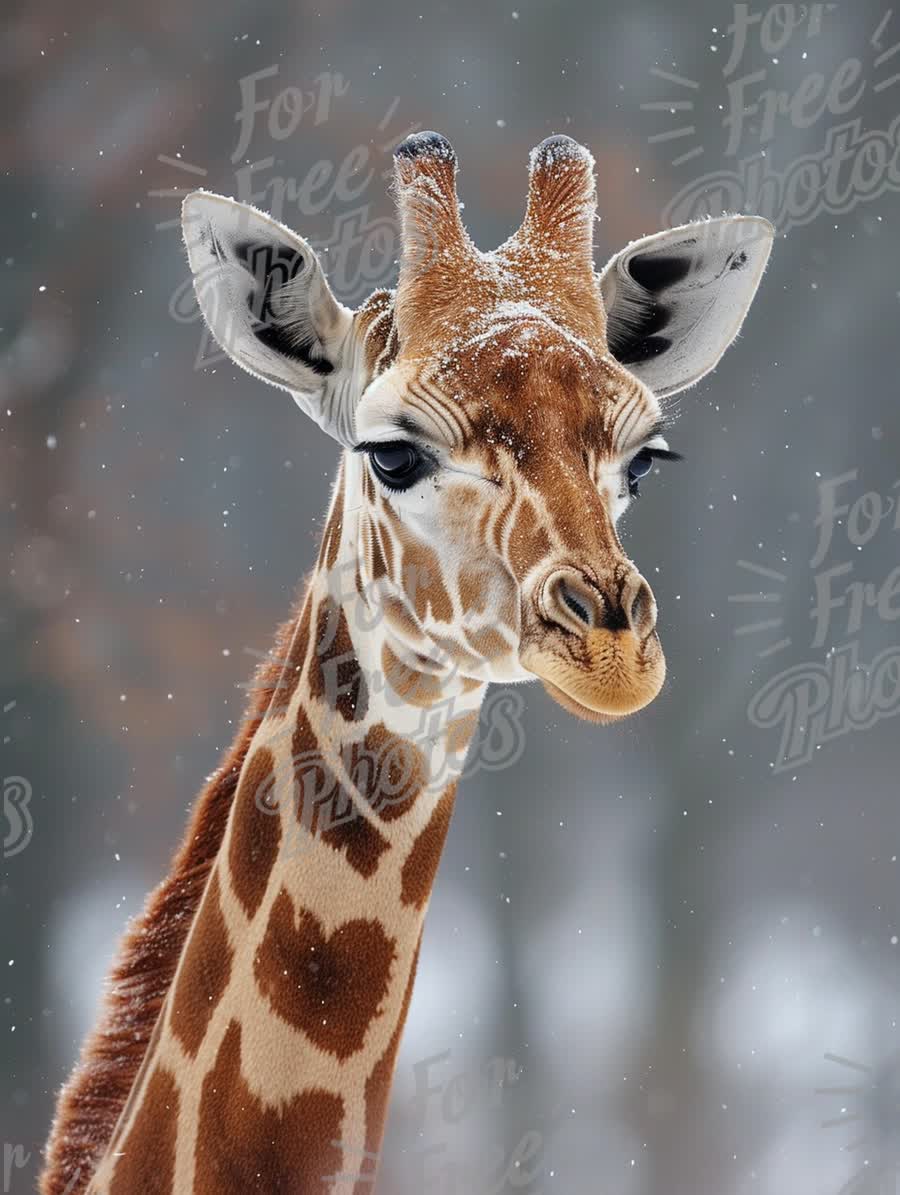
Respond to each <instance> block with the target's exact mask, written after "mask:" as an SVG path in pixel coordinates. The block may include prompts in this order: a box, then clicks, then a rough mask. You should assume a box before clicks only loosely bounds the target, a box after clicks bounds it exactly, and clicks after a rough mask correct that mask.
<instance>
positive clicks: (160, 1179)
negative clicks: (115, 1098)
mask: <svg viewBox="0 0 900 1195" xmlns="http://www.w3.org/2000/svg"><path fill="white" fill-rule="evenodd" d="M177 1136H178V1087H177V1086H176V1083H175V1080H174V1078H173V1077H172V1075H171V1074H169V1072H168V1071H166V1070H163V1069H162V1067H157V1069H156V1070H155V1071H154V1072H153V1076H152V1078H151V1079H150V1082H149V1083H148V1084H147V1090H146V1092H145V1093H144V1098H143V1100H142V1101H141V1106H140V1108H139V1109H138V1113H137V1115H136V1116H135V1118H134V1123H133V1124H132V1126H131V1129H130V1131H129V1133H128V1136H127V1137H126V1139H125V1144H124V1145H123V1147H122V1153H121V1156H120V1158H119V1160H118V1162H116V1168H115V1170H114V1171H113V1176H112V1181H111V1182H110V1186H109V1195H136V1192H138V1191H139V1192H140V1193H141V1195H173V1192H174V1189H175V1187H174V1184H175V1144H176V1140H177Z"/></svg>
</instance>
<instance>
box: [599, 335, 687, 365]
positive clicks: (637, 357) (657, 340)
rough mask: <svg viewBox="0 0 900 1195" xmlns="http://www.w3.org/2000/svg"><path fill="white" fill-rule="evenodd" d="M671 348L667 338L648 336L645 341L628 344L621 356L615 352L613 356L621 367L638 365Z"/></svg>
mask: <svg viewBox="0 0 900 1195" xmlns="http://www.w3.org/2000/svg"><path fill="white" fill-rule="evenodd" d="M671 346H672V342H671V340H669V338H668V336H648V337H647V339H646V340H640V341H635V342H630V343H629V346H628V348H627V349H626V350H625V351H624V352H623V353H622V355H621V356H620V355H619V354H618V353H616V352H614V353H613V355H614V356H615V358H616V360H617V361H618V362H619V363H620V364H621V365H639V364H640V363H641V362H642V361H649V360H650V358H651V357H658V356H659V355H660V353H664V352H665V351H666V350H667V349H669V348H671Z"/></svg>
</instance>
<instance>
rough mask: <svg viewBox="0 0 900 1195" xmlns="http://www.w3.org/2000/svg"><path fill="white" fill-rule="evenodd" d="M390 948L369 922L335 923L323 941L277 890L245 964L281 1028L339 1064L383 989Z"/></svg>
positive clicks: (361, 1035) (359, 1040)
mask: <svg viewBox="0 0 900 1195" xmlns="http://www.w3.org/2000/svg"><path fill="white" fill-rule="evenodd" d="M395 946H396V943H395V941H394V940H393V939H392V938H389V937H387V935H386V934H385V932H384V930H383V929H382V928H381V925H380V924H379V922H377V921H365V920H362V919H357V920H355V921H346V922H344V924H343V925H339V926H338V927H337V929H336V930H335V931H334V932H333V933H332V934H331V936H330V937H326V936H325V932H324V930H323V927H322V923H321V922H320V921H319V919H318V918H317V917H316V915H315V914H314V913H312V912H310V911H309V910H308V909H301V910H300V912H299V914H295V910H294V905H293V902H292V900H291V898H290V896H289V895H288V893H287V892H286V891H285V890H284V889H282V890H281V892H280V893H279V894H278V896H277V897H276V899H275V903H274V905H273V906H272V912H271V914H270V916H269V924H268V926H267V927H266V933H265V937H264V938H263V940H262V942H260V944H259V947H258V948H257V951H256V956H255V958H254V960H253V971H254V974H255V975H256V982H257V984H258V986H259V989H260V991H261V992H262V993H263V995H264V996H265V997H266V999H267V1000H268V1001H269V1004H270V1005H271V1006H272V1008H273V1009H274V1010H275V1012H276V1013H277V1014H278V1016H280V1017H281V1019H282V1020H283V1021H286V1022H287V1024H289V1025H292V1026H293V1027H294V1028H295V1029H299V1030H301V1031H302V1032H303V1033H305V1034H306V1036H307V1037H308V1038H309V1039H310V1041H312V1042H313V1043H314V1044H315V1045H317V1046H318V1047H319V1048H320V1049H321V1050H325V1051H327V1053H329V1054H333V1055H334V1056H335V1057H337V1058H339V1059H340V1060H341V1061H344V1060H345V1059H347V1058H349V1057H350V1056H351V1055H352V1054H355V1053H356V1052H357V1051H358V1050H361V1049H362V1047H363V1044H364V1042H365V1038H366V1032H367V1030H368V1028H369V1026H370V1025H371V1023H372V1021H373V1020H374V1019H375V1017H377V1016H378V1014H379V1012H380V1009H381V1002H382V1000H384V998H385V996H386V995H387V992H388V986H389V983H390V975H391V966H392V964H393V962H394V959H395V957H396V951H395Z"/></svg>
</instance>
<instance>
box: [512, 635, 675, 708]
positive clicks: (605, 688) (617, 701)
mask: <svg viewBox="0 0 900 1195" xmlns="http://www.w3.org/2000/svg"><path fill="white" fill-rule="evenodd" d="M553 638H554V639H555V638H556V636H554V637H553ZM565 639H566V642H563V643H560V644H556V643H555V642H550V643H534V644H525V645H523V649H522V651H521V653H520V660H521V663H522V666H523V667H524V668H526V669H527V670H528V671H529V672H531V673H533V674H534V675H535V676H536V677H538V679H539V680H540V681H541V682H542V684H543V686H544V689H545V690H546V692H547V693H548V695H549V696H550V697H552V698H553V700H554V701H555V702H557V704H558V705H560V706H562V708H563V709H564V710H566V711H567V712H568V713H570V714H575V715H576V716H577V717H579V718H583V719H584V720H585V721H588V722H596V723H599V724H600V725H606V724H607V723H611V722H618V721H621V719H622V718H627V717H628V715H629V714H634V713H637V711H638V710H641V709H643V708H644V707H645V706H647V705H649V704H650V702H651V701H653V699H654V698H655V697H656V696H657V695H658V694H659V691H660V689H662V686H663V683H664V681H665V678H666V661H665V656H664V655H663V650H662V647H661V645H660V642H659V638H658V637H657V634H656V632H655V631H653V632H651V633H650V634H649V635H648V636H646V637H645V638H644V639H639V638H638V636H637V635H635V634H634V632H632V631H609V630H605V629H595V630H591V631H589V632H588V633H587V634H585V635H584V636H581V637H580V638H579V641H578V643H577V645H574V646H573V645H572V644H571V642H570V639H571V637H570V636H566V637H565Z"/></svg>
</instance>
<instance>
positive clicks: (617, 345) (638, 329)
mask: <svg viewBox="0 0 900 1195" xmlns="http://www.w3.org/2000/svg"><path fill="white" fill-rule="evenodd" d="M671 319H672V309H671V308H670V307H666V306H665V305H664V304H662V303H654V302H652V301H648V302H647V303H646V304H645V305H644V306H643V307H642V308H640V309H639V310H637V311H635V312H634V313H632V312H629V313H628V316H627V318H626V319H623V320H621V321H614V322H613V323H612V324H611V325H610V328H609V349H610V352H611V353H612V355H613V356H614V357H615V358H616V360H617V361H619V362H620V363H621V364H622V365H636V364H638V363H639V362H641V361H647V360H649V358H650V357H656V356H658V355H659V353H663V352H665V351H666V349H667V348H668V347H669V345H670V344H671V343H672V342H671V340H669V339H668V337H665V336H660V335H659V333H660V332H662V330H663V329H664V328H665V327H667V326H668V324H669V323H670V322H671Z"/></svg>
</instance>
